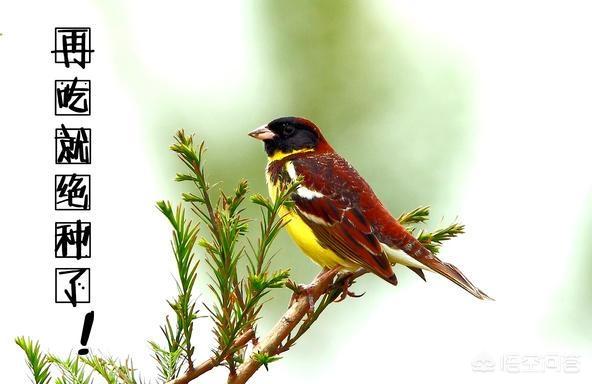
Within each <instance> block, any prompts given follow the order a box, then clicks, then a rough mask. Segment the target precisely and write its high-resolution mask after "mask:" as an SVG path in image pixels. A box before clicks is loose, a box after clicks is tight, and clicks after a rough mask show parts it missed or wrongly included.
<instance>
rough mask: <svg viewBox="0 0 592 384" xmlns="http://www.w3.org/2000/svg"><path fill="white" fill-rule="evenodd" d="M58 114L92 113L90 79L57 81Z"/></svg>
mask: <svg viewBox="0 0 592 384" xmlns="http://www.w3.org/2000/svg"><path fill="white" fill-rule="evenodd" d="M55 114H56V116H79V115H83V116H89V115H90V80H78V78H76V77H75V78H74V80H56V81H55Z"/></svg>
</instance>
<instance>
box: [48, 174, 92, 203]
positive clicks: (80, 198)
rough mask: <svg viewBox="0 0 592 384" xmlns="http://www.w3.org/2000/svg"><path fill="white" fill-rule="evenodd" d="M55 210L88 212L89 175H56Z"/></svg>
mask: <svg viewBox="0 0 592 384" xmlns="http://www.w3.org/2000/svg"><path fill="white" fill-rule="evenodd" d="M55 209H56V210H57V211H72V210H83V211H88V210H90V175H77V174H75V173H74V174H71V175H56V176H55Z"/></svg>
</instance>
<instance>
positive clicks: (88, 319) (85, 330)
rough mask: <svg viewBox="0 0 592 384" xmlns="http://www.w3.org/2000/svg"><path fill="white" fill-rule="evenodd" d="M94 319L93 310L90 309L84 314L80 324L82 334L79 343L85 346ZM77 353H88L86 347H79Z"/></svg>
mask: <svg viewBox="0 0 592 384" xmlns="http://www.w3.org/2000/svg"><path fill="white" fill-rule="evenodd" d="M94 320H95V311H90V312H89V313H87V314H86V316H84V325H83V326H82V336H81V337H80V344H82V346H83V347H86V343H88V337H89V336H90V330H91V329H92V325H93V321H94ZM78 354H79V355H81V356H82V355H86V354H88V348H80V349H79V350H78Z"/></svg>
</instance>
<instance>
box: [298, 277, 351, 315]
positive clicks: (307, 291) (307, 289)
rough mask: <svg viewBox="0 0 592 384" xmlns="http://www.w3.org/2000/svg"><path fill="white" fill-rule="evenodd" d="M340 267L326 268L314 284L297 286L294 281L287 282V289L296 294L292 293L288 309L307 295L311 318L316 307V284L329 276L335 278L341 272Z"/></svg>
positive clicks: (308, 311)
mask: <svg viewBox="0 0 592 384" xmlns="http://www.w3.org/2000/svg"><path fill="white" fill-rule="evenodd" d="M339 270H340V267H339V266H337V267H334V268H331V269H329V268H324V269H323V270H322V271H321V272H319V274H318V275H317V277H316V278H315V281H314V282H313V283H312V284H307V285H304V284H296V283H295V282H294V281H292V280H288V281H287V282H286V287H287V288H289V289H291V290H292V291H293V292H294V293H292V297H291V298H290V305H289V306H288V307H291V306H292V304H294V302H295V301H296V300H298V299H299V298H301V297H302V296H303V295H306V301H307V303H308V309H307V313H308V315H309V316H311V315H312V314H313V312H314V307H315V297H314V289H315V288H316V284H315V283H316V282H317V281H318V280H319V279H322V278H325V277H327V276H329V277H331V279H333V278H334V276H335V275H336V274H337V273H338V272H339Z"/></svg>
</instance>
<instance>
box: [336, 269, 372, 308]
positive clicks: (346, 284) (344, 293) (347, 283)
mask: <svg viewBox="0 0 592 384" xmlns="http://www.w3.org/2000/svg"><path fill="white" fill-rule="evenodd" d="M353 283H354V281H353V279H352V275H349V276H346V277H344V278H343V281H342V285H341V294H340V295H339V298H338V299H337V300H335V302H336V303H339V302H341V301H343V300H345V298H347V297H354V298H356V297H362V296H364V295H365V294H366V292H362V293H360V294H359V295H358V294H357V293H355V292H352V291H350V290H349V288H350V287H351V286H352V285H353Z"/></svg>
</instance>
